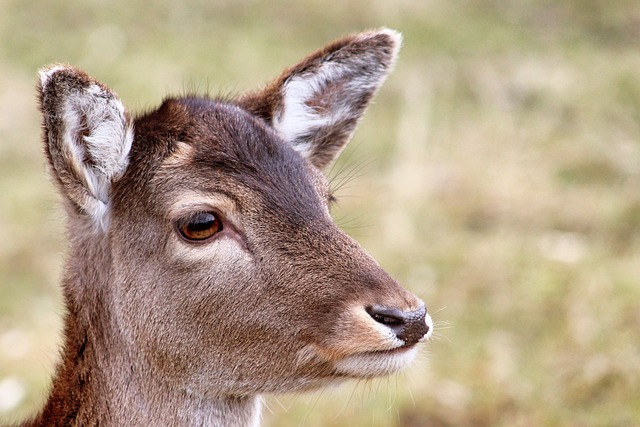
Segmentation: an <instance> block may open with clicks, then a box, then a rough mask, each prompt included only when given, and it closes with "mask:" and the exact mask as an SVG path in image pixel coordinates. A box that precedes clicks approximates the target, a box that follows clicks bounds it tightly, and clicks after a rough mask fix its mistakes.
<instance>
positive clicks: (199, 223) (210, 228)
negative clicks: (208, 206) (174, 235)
mask: <svg viewBox="0 0 640 427" xmlns="http://www.w3.org/2000/svg"><path fill="white" fill-rule="evenodd" d="M177 227H178V231H179V232H180V234H181V235H182V237H184V238H185V239H187V240H191V241H202V240H206V239H208V238H210V237H212V236H213V235H214V234H216V233H218V232H220V231H222V221H220V218H218V216H217V215H216V214H214V213H213V212H198V213H195V214H193V215H190V216H188V217H186V218H183V219H181V220H179V221H178V223H177Z"/></svg>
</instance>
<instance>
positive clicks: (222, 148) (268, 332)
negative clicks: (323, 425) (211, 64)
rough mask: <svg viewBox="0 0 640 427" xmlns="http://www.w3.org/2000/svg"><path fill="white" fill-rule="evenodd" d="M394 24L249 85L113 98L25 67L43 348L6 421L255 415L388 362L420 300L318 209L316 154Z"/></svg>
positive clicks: (340, 124) (61, 75)
mask: <svg viewBox="0 0 640 427" xmlns="http://www.w3.org/2000/svg"><path fill="white" fill-rule="evenodd" d="M400 42H401V36H400V34H399V33H397V32H395V31H392V30H388V29H381V30H377V31H371V32H364V33H360V34H355V35H351V36H347V37H344V38H342V39H340V40H337V41H335V42H333V43H331V44H329V45H327V46H326V47H324V48H322V49H321V50H319V51H317V52H315V53H313V54H311V55H310V56H308V57H307V58H305V59H303V60H302V61H301V62H299V63H298V64H297V65H294V66H293V67H291V68H288V69H287V70H285V71H284V72H283V73H282V74H281V75H280V76H279V77H278V78H276V79H275V80H274V81H273V82H271V83H270V84H268V85H266V86H264V87H263V88H262V89H260V90H257V91H255V92H250V93H247V94H244V95H241V96H238V97H235V98H231V99H228V98H210V97H208V96H181V97H173V98H167V99H165V100H164V102H163V103H162V105H160V107H159V108H157V109H155V110H153V111H150V112H147V113H145V114H141V115H138V116H137V117H135V118H134V117H133V116H132V115H130V113H129V112H128V111H127V110H126V109H125V108H124V106H123V104H122V102H121V101H120V99H119V98H118V97H117V95H116V94H115V93H114V92H113V91H111V90H110V89H108V88H107V87H106V86H105V85H103V84H102V83H100V82H98V81H96V80H94V79H93V78H91V77H89V76H88V75H87V74H85V73H84V72H83V71H80V70H78V69H76V68H73V67H71V66H67V65H53V66H50V67H48V68H45V69H43V70H42V71H41V72H40V79H39V83H38V91H39V100H40V107H41V111H42V115H43V129H44V132H43V135H44V146H45V151H46V155H47V158H48V162H49V166H50V171H51V175H52V178H53V181H54V182H55V184H56V185H57V187H58V189H59V191H60V193H61V195H62V198H63V203H64V207H65V211H66V214H67V236H68V240H69V251H68V257H67V261H66V264H65V268H64V272H63V278H62V290H63V295H64V302H65V306H66V314H65V318H64V331H63V333H64V335H63V336H64V338H63V346H62V351H61V355H62V357H61V362H60V363H59V365H58V366H57V369H56V372H55V375H54V378H53V383H52V387H51V390H50V394H49V397H48V400H47V401H46V403H45V405H44V408H43V409H42V410H41V411H40V412H39V414H38V415H36V416H35V417H34V418H33V420H32V421H30V422H26V423H25V424H23V425H25V426H36V425H37V426H41V425H46V426H94V425H103V426H161V425H171V426H174V425H175V426H192V425H194V426H195V425H198V426H204V425H215V426H257V425H259V424H260V405H261V403H260V402H261V398H260V396H261V395H263V394H265V393H267V394H269V393H276V394H277V393H284V392H291V391H300V390H309V389H315V388H318V387H321V386H324V385H327V384H329V383H335V382H337V381H340V380H343V379H349V378H355V379H366V378H373V377H378V376H383V375H387V374H391V373H394V372H396V371H398V370H399V369H401V368H403V367H404V366H406V365H407V364H408V363H410V361H411V360H412V359H413V358H414V356H415V354H416V351H417V348H416V347H417V344H418V343H419V342H421V341H425V340H427V339H428V338H429V336H430V335H431V332H432V327H433V325H432V322H431V319H430V317H429V315H428V314H427V313H426V309H425V305H424V303H423V302H422V301H421V300H420V299H419V298H417V297H416V296H414V295H413V294H411V293H409V292H408V291H406V290H405V289H403V288H402V287H401V286H400V285H398V283H396V282H395V281H394V280H393V279H392V278H391V277H390V276H389V275H388V274H387V273H385V272H384V271H383V270H382V268H381V267H380V266H379V265H378V264H377V263H376V262H375V261H374V260H373V259H372V258H371V257H370V256H369V255H368V254H367V253H366V252H365V250H364V249H362V248H361V247H360V246H359V245H358V244H357V243H356V242H355V241H354V240H353V239H352V238H350V237H349V236H347V235H346V234H345V233H344V232H343V231H341V230H340V229H339V228H338V227H337V226H336V225H335V224H334V222H333V220H332V219H331V216H330V213H329V204H330V202H331V200H332V195H331V192H330V189H329V185H328V182H327V179H326V178H325V176H324V175H323V171H324V170H325V169H326V168H327V166H328V165H329V164H330V163H332V161H333V160H334V159H335V158H336V157H337V156H338V154H339V153H340V152H341V151H342V149H343V148H344V146H345V145H346V144H347V142H348V141H349V139H350V138H351V135H352V133H353V131H354V129H355V127H356V124H357V122H358V120H359V118H360V117H361V115H362V114H363V112H364V110H365V108H366V106H367V104H368V103H369V101H370V100H371V98H372V96H373V95H374V93H375V92H376V90H377V89H378V87H379V86H380V85H381V83H382V82H383V80H384V79H385V77H386V76H387V74H388V72H389V71H390V69H391V67H392V66H393V64H394V62H395V59H396V55H397V51H398V49H399V45H400Z"/></svg>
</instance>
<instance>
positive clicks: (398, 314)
mask: <svg viewBox="0 0 640 427" xmlns="http://www.w3.org/2000/svg"><path fill="white" fill-rule="evenodd" d="M366 310H367V313H369V316H371V317H372V318H373V320H375V321H376V322H378V323H382V324H383V325H387V326H400V325H403V324H404V313H402V311H400V310H398V309H395V308H379V307H367V308H366Z"/></svg>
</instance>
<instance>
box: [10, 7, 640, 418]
mask: <svg viewBox="0 0 640 427" xmlns="http://www.w3.org/2000/svg"><path fill="white" fill-rule="evenodd" d="M0 10H1V11H2V13H0V424H1V423H6V422H8V421H10V420H14V419H17V418H19V417H21V416H23V415H24V414H26V413H28V412H30V411H32V410H33V408H34V407H35V406H37V405H38V404H39V402H40V401H41V400H42V398H43V396H44V394H45V390H46V387H47V383H48V375H49V374H50V371H51V369H52V366H53V364H54V362H55V357H56V356H55V355H56V350H55V349H56V345H57V343H58V341H59V337H58V335H57V331H58V330H59V328H60V320H59V316H60V314H61V312H62V307H61V298H60V294H59V290H58V288H57V281H58V277H59V275H60V265H61V262H62V259H63V254H64V241H63V233H62V215H61V213H60V211H59V206H58V204H57V201H56V200H57V199H56V196H55V194H54V190H53V186H52V185H50V184H49V183H48V181H47V178H46V174H45V171H44V167H43V166H44V159H43V155H42V153H41V148H40V140H39V138H40V136H39V123H40V118H39V117H38V114H37V110H36V102H35V91H34V89H33V87H34V83H33V81H34V78H35V73H36V70H37V68H38V67H41V66H43V65H45V64H47V63H49V62H54V61H56V62H58V61H59V62H69V63H73V64H75V65H77V66H79V67H81V68H83V69H85V70H87V71H88V72H89V73H90V74H92V75H94V76H95V77H97V78H98V79H100V80H101V81H103V82H105V83H106V84H108V85H109V86H110V87H112V88H113V89H115V90H116V91H117V92H118V93H119V95H120V96H121V97H122V98H123V100H124V102H125V104H126V105H128V106H129V107H130V108H132V109H134V110H137V111H140V110H143V109H145V108H149V107H152V106H153V105H156V104H157V103H158V102H159V101H160V100H161V99H162V97H163V96H164V95H165V94H166V93H167V92H169V93H176V92H178V93H179V92H182V91H184V90H187V89H191V88H193V87H195V88H199V89H201V90H203V91H204V90H210V91H211V92H218V91H223V92H228V91H232V92H237V91H241V90H243V89H247V88H251V87H254V86H255V85H256V84H259V83H261V82H263V81H265V80H267V79H269V78H271V77H272V76H274V75H276V74H277V73H278V71H279V70H280V69H281V68H282V67H284V66H286V65H289V64H291V63H293V62H294V61H296V60H297V59H298V58H300V57H301V56H303V55H305V54H306V53H307V52H309V51H311V50H313V49H315V48H317V47H319V46H321V45H322V44H323V43H325V42H327V41H329V40H331V39H333V38H335V37H337V36H339V35H341V34H343V33H348V32H352V31H357V30H361V29H364V28H371V27H378V26H382V25H386V26H389V27H392V28H396V29H398V30H400V31H402V32H403V33H404V35H405V42H404V47H403V50H402V52H401V58H400V61H399V62H398V65H397V67H396V71H395V73H394V74H393V75H392V76H391V77H390V79H389V80H388V81H387V83H386V85H385V86H384V88H383V90H382V91H381V92H380V94H379V95H378V97H377V98H376V102H375V104H374V105H373V106H372V107H371V108H370V110H369V111H368V113H367V116H366V118H365V120H364V121H363V122H362V124H361V126H360V129H359V131H358V133H357V134H356V136H355V138H354V143H353V144H352V146H351V147H350V148H349V149H348V150H347V152H346V153H345V155H344V156H343V159H342V160H341V161H340V163H339V165H338V166H337V167H336V169H339V168H343V167H344V168H347V170H355V169H358V168H359V165H361V164H362V166H363V167H362V170H361V171H360V172H359V173H357V176H356V177H355V178H354V179H353V180H351V181H350V182H349V184H347V185H346V186H345V187H346V188H342V189H341V190H340V191H339V193H338V195H339V196H342V199H341V201H340V203H339V206H338V208H337V210H336V211H335V216H336V218H342V220H341V222H343V223H344V224H345V226H347V229H348V231H349V232H350V233H351V234H352V235H353V236H354V237H356V238H357V239H358V240H359V241H360V242H361V243H362V244H363V245H364V246H365V247H366V248H367V249H368V250H370V252H372V253H373V254H374V256H375V257H376V258H377V259H378V260H379V261H380V262H381V264H382V265H384V266H385V267H386V268H387V269H388V270H389V271H390V272H391V273H392V274H393V275H394V276H395V277H396V278H398V280H399V281H401V282H402V283H403V284H404V285H405V286H406V287H407V288H409V289H411V290H412V291H414V292H416V293H417V294H419V295H421V296H422V297H423V298H424V299H425V300H426V301H427V304H428V306H429V307H430V309H431V311H433V312H435V315H434V317H435V320H436V321H438V322H440V323H439V324H440V326H442V327H441V328H440V330H439V331H438V329H437V330H436V331H437V334H438V336H439V337H440V339H438V340H435V341H433V342H432V343H430V344H429V345H428V346H427V347H428V348H427V349H425V350H423V354H422V355H421V358H420V361H419V362H418V363H417V364H416V366H415V367H413V368H411V369H410V370H409V371H408V372H407V373H402V374H399V375H398V376H396V377H392V378H388V379H381V380H376V381H372V382H366V383H361V384H347V385H343V386H339V387H337V388H335V389H330V390H325V391H322V392H318V393H312V394H305V395H302V396H285V397H278V398H275V397H269V398H268V400H267V403H268V409H267V410H265V414H264V418H265V423H266V425H274V426H275V425H278V426H299V425H304V426H344V425H349V426H359V425H361V426H373V425H376V426H410V427H411V426H425V425H430V426H463V425H469V426H538V425H561V426H576V427H577V426H629V425H637V424H640V394H638V392H637V390H640V347H639V346H638V330H640V310H639V309H638V300H639V298H640V120H639V119H640V60H638V56H637V51H638V48H640V30H638V29H639V28H640V25H639V24H640V9H638V8H637V5H636V4H635V2H634V1H632V0H628V1H622V0H621V1H613V2H607V4H606V5H604V4H602V2H599V1H597V0H588V1H578V0H566V1H557V2H553V1H542V0H540V1H534V0H517V1H512V2H504V1H498V0H494V1H479V0H475V1H474V0H471V1H466V2H435V1H425V2H417V1H410V0H400V1H397V2H386V1H380V0H372V1H364V0H349V1H344V2H332V3H325V2H320V1H317V0H313V1H306V2H293V1H282V2H278V3H277V4H275V5H274V4H273V2H270V3H267V2H260V1H249V0H243V1H235V2H231V1H223V0H216V1H206V2H205V1H194V0H191V1H186V2H179V3H176V2H169V1H160V2H154V3H153V4H151V3H145V2H140V1H130V2H126V3H125V2H108V3H96V2H88V1H87V2H71V1H59V2H46V3H42V2H18V1H7V0H0ZM361 162H363V163H361Z"/></svg>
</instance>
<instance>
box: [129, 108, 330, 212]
mask: <svg viewBox="0 0 640 427" xmlns="http://www.w3.org/2000/svg"><path fill="white" fill-rule="evenodd" d="M135 129H136V136H135V142H134V144H133V148H132V153H131V155H132V157H136V158H138V159H139V160H140V161H134V162H132V163H133V164H134V165H139V164H143V165H145V166H143V169H146V171H143V170H140V171H138V173H137V175H138V177H139V176H140V174H147V175H149V177H148V178H147V179H144V181H145V182H149V180H150V179H151V178H152V177H153V178H158V177H157V175H158V174H160V175H163V174H164V173H168V174H171V175H172V176H176V174H177V175H180V176H182V177H183V179H181V180H180V182H181V183H183V184H184V185H185V186H188V187H190V188H189V189H190V190H201V191H223V190H224V186H228V185H234V186H238V185H240V186H241V187H242V188H244V189H245V190H247V191H248V192H250V193H251V197H255V195H256V193H257V194H259V196H260V198H261V199H262V201H263V202H264V204H265V205H268V206H270V207H272V208H273V209H275V210H279V209H278V208H279V207H281V208H283V209H285V208H286V209H287V210H289V211H291V208H292V207H295V206H297V207H298V209H295V211H298V213H299V214H300V215H303V212H299V211H301V210H304V211H306V212H304V215H310V214H311V213H312V212H314V211H315V212H316V213H315V215H317V210H318V202H319V201H320V200H321V198H320V197H319V195H321V194H322V193H323V192H325V191H326V187H327V184H326V180H325V179H324V176H323V175H322V174H321V173H320V171H318V170H317V169H315V168H314V167H313V166H312V165H311V164H310V163H309V162H308V161H307V160H305V159H304V158H303V157H302V156H300V154H299V153H298V152H296V151H295V150H294V149H293V148H292V147H291V146H290V144H287V143H286V142H285V141H283V140H282V138H281V137H280V136H279V134H278V133H277V132H275V131H274V130H273V128H272V127H271V125H270V124H268V123H266V122H265V121H264V120H262V119H260V118H258V117H256V116H254V115H253V114H251V113H249V112H247V111H246V110H244V109H243V108H241V107H239V106H237V105H235V104H233V103H231V102H226V101H216V100H211V99H206V98H197V97H186V98H179V99H168V100H166V101H165V102H164V103H163V104H162V105H161V106H160V108H158V109H157V110H156V111H153V112H151V113H148V114H146V115H144V116H141V117H139V118H138V119H137V120H136V126H135ZM143 159H144V160H143ZM149 159H153V160H149ZM154 181H155V179H154ZM305 205H306V206H307V207H308V208H307V209H304V208H303V206H305ZM294 213H295V212H294Z"/></svg>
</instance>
